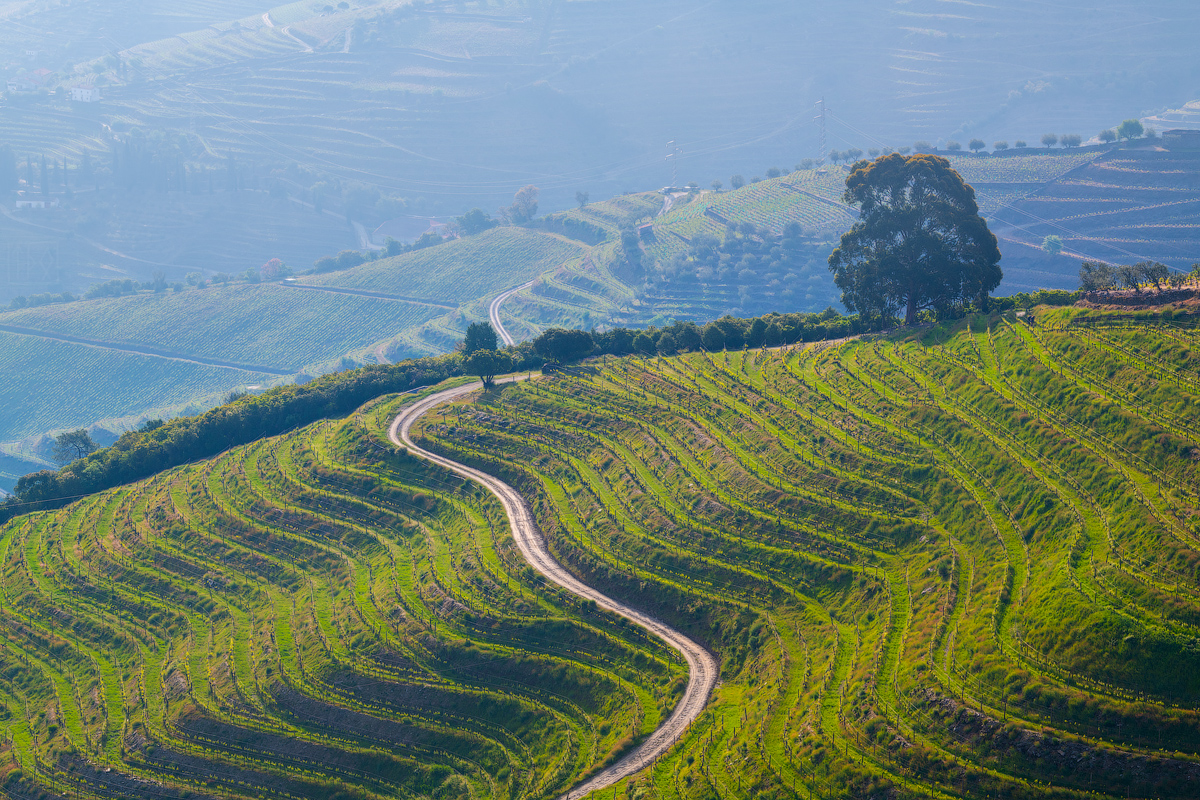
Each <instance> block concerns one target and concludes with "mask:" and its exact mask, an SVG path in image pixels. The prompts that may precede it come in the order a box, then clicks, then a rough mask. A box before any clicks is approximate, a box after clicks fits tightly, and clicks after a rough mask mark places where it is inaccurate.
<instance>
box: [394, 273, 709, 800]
mask: <svg viewBox="0 0 1200 800" xmlns="http://www.w3.org/2000/svg"><path fill="white" fill-rule="evenodd" d="M518 288H522V287H518ZM512 291H516V290H515V289H514V290H512ZM503 297H504V295H501V296H500V297H498V298H496V301H493V312H492V320H493V323H492V324H493V325H495V318H496V317H495V308H496V303H497V302H498V301H500V300H501V299H502V298H503ZM498 331H503V328H499V329H498ZM478 388H479V385H478V384H469V385H467V386H460V387H457V388H454V389H447V390H445V391H443V392H438V393H437V394H434V395H430V396H429V397H427V398H425V399H423V400H421V401H419V402H417V403H416V404H415V405H413V406H411V407H409V408H406V409H404V410H403V411H402V412H400V414H399V415H398V416H397V417H396V419H395V420H393V422H392V426H391V429H390V430H389V431H388V436H389V438H390V439H391V440H392V443H393V444H395V445H397V446H404V447H406V448H408V450H409V452H411V453H413V454H414V455H417V456H420V457H421V458H425V459H428V460H429V461H432V462H433V463H435V464H439V465H440V466H443V467H445V468H446V469H448V470H450V471H451V472H454V473H457V474H458V475H461V476H462V477H464V478H468V479H470V480H473V481H475V482H476V483H479V484H482V485H483V486H484V487H485V488H486V489H488V490H489V491H490V492H491V493H492V494H494V495H496V497H497V499H499V500H500V503H501V504H502V505H503V506H504V512H505V514H507V515H508V521H509V524H510V525H511V526H512V534H513V540H514V541H515V542H516V544H517V548H518V549H519V550H520V551H521V555H522V556H524V557H525V560H526V561H528V562H529V564H530V566H532V567H533V568H534V569H535V570H537V571H538V572H540V573H541V574H542V575H543V576H545V577H546V578H547V579H548V580H550V581H552V582H553V583H556V584H558V585H559V586H561V587H563V588H564V589H566V590H567V591H569V592H571V593H573V594H575V595H578V596H579V597H582V598H584V599H587V600H593V601H595V603H596V605H597V606H599V607H601V608H604V609H607V610H609V611H611V612H613V613H614V614H619V615H620V616H622V617H625V618H626V619H628V620H630V621H631V622H634V623H635V624H637V625H640V626H642V627H643V628H645V629H646V630H647V631H649V632H650V633H652V634H653V635H655V636H657V637H658V638H659V639H661V640H662V641H664V642H666V644H667V645H668V646H670V647H671V648H672V649H674V650H675V651H676V652H678V653H679V654H680V655H681V656H682V657H683V659H684V661H685V662H686V663H687V665H688V671H689V678H688V685H687V689H686V690H685V691H684V693H683V698H682V699H681V700H680V701H679V704H678V705H676V706H675V710H674V711H673V712H672V713H671V716H670V717H669V718H668V719H667V721H666V722H664V723H663V724H662V725H660V726H659V727H658V729H657V730H655V731H654V733H652V734H651V735H650V736H649V737H648V738H647V739H646V740H645V741H643V742H642V743H641V744H640V745H638V746H637V747H636V748H634V749H633V750H632V751H630V752H629V753H627V754H626V755H625V756H624V757H623V758H622V759H621V760H620V761H618V762H616V763H615V764H613V765H612V766H609V767H606V768H605V769H604V770H602V771H600V772H598V773H596V774H595V775H593V776H592V777H591V778H588V779H587V780H586V781H584V782H583V783H581V784H579V785H578V786H576V787H575V788H573V789H571V790H570V791H569V792H567V793H566V794H564V795H563V796H562V797H561V798H559V800H578V798H582V797H584V796H585V795H587V794H589V793H591V792H595V791H598V790H600V789H604V788H607V787H609V786H612V785H613V784H615V783H616V782H618V781H620V780H621V779H623V778H626V777H628V776H630V775H633V774H635V773H637V772H640V771H641V770H642V769H644V768H645V767H647V766H649V765H650V764H651V763H653V762H654V760H655V759H657V758H658V757H659V756H661V755H662V754H663V753H665V752H667V750H669V749H670V748H671V746H672V745H674V744H675V742H676V741H677V740H678V739H679V738H680V736H682V735H683V733H684V732H685V731H686V730H687V728H688V726H689V725H691V724H692V722H694V721H695V720H696V719H697V718H698V717H699V716H700V714H701V712H703V711H704V706H705V704H706V703H707V702H708V696H709V694H711V693H712V690H713V687H714V686H715V685H716V681H717V662H716V660H715V659H714V658H713V657H712V655H711V654H709V652H708V651H707V650H705V649H704V648H703V647H701V646H700V644H699V643H697V642H695V641H693V640H692V639H690V638H688V637H687V636H685V635H683V634H682V633H680V632H679V631H677V630H675V629H674V628H672V627H670V626H669V625H666V624H664V623H663V622H660V621H659V620H657V619H654V618H653V617H651V616H649V615H647V614H644V613H642V612H641V611H638V610H637V609H635V608H631V607H629V606H627V605H625V604H624V603H621V602H618V601H617V600H614V599H612V598H611V597H608V596H607V595H604V594H602V593H601V592H599V591H597V590H595V589H593V588H592V587H590V586H588V585H587V584H585V583H583V582H582V581H580V580H579V579H578V578H576V577H575V576H574V575H572V574H571V573H570V572H568V571H567V570H566V569H564V568H563V566H562V565H561V564H559V563H558V562H557V561H556V560H555V559H554V556H552V555H551V554H550V550H549V548H548V547H547V546H546V540H545V539H544V538H543V537H542V534H541V531H540V530H539V529H538V527H537V524H536V523H535V522H534V520H533V514H532V512H531V511H530V510H529V506H528V505H526V503H525V501H524V500H523V499H522V498H521V495H520V494H518V493H517V490H516V489H514V488H512V487H511V486H509V485H508V484H507V483H505V482H503V481H501V480H499V479H498V478H494V477H492V476H491V475H488V474H487V473H485V472H481V471H480V470H477V469H474V468H472V467H468V466H466V465H465V464H459V463H458V462H457V461H453V460H451V459H449V458H446V457H445V456H441V455H438V454H437V453H431V452H429V451H428V450H425V449H423V448H421V447H420V446H418V445H417V444H415V443H414V442H413V440H412V437H411V436H410V431H411V429H412V426H413V424H414V423H415V422H416V421H417V420H418V419H420V418H421V417H422V416H423V415H424V414H425V413H426V412H428V411H430V410H431V409H432V408H434V407H435V406H438V405H440V404H442V403H446V402H450V401H451V400H455V399H457V398H459V397H462V396H463V395H465V394H468V393H470V392H473V391H476V390H477V389H478Z"/></svg>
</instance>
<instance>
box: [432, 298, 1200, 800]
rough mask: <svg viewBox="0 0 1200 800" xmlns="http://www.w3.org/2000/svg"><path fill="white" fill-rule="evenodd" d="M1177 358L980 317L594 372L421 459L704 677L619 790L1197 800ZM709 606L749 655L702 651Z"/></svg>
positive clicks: (1189, 354) (1107, 333) (1123, 336)
mask: <svg viewBox="0 0 1200 800" xmlns="http://www.w3.org/2000/svg"><path fill="white" fill-rule="evenodd" d="M1198 342H1200V339H1198V338H1197V334H1196V331H1195V329H1194V328H1183V329H1181V328H1177V327H1174V326H1170V325H1165V326H1164V325H1161V324H1158V323H1156V322H1155V321H1153V320H1151V321H1150V322H1143V323H1140V324H1137V325H1135V326H1133V327H1115V326H1113V327H1105V326H1098V327H1094V328H1093V327H1086V328H1085V327H1073V328H1068V329H1065V330H1058V329H1053V328H1046V327H1038V328H1032V327H1030V326H1028V325H1027V324H1026V323H1025V322H1022V321H1017V320H1015V319H1000V318H996V317H993V318H991V319H985V318H978V319H976V320H974V322H973V324H972V327H971V328H969V329H962V328H961V326H960V329H959V330H958V331H957V332H951V331H949V330H947V329H946V328H944V327H943V328H936V329H933V330H928V331H925V332H923V333H920V334H916V335H912V336H900V337H895V338H885V339H878V340H870V341H852V342H847V343H844V344H840V345H833V346H829V345H816V346H810V347H808V348H806V349H785V350H776V351H769V352H749V353H744V354H743V353H729V354H720V353H718V354H715V355H712V356H708V355H692V356H685V357H681V358H671V359H661V360H660V359H650V360H645V361H643V360H637V359H626V360H612V359H609V360H608V362H607V364H604V363H602V362H600V363H595V364H594V365H593V366H592V367H590V368H581V369H576V370H570V371H568V372H567V373H565V374H561V375H557V376H554V377H552V378H549V379H547V380H545V381H539V382H535V383H534V384H533V385H523V386H519V387H517V386H514V387H505V388H503V389H502V390H500V391H499V392H498V393H497V394H496V395H494V396H492V397H487V398H484V399H482V400H481V401H479V402H477V403H475V404H470V403H468V404H464V405H463V406H461V407H459V408H457V409H455V410H454V411H451V412H448V413H447V414H446V415H445V417H444V418H443V417H435V418H433V419H431V420H430V421H431V423H436V424H431V425H430V426H429V427H428V428H427V429H426V435H427V437H428V440H429V441H430V442H431V443H432V444H433V446H436V447H438V448H440V449H441V451H442V452H444V453H446V454H448V455H451V456H453V457H455V458H457V459H459V460H463V461H470V462H473V463H476V464H477V465H480V466H482V467H483V468H485V469H487V470H489V471H492V472H495V473H497V474H501V475H505V476H508V479H509V480H510V481H517V482H518V484H517V485H519V486H522V487H523V488H524V490H525V491H526V492H528V493H529V494H530V498H531V503H532V504H533V506H534V508H535V509H536V510H537V513H538V519H539V522H540V524H541V525H542V527H543V529H544V530H545V531H546V533H547V536H548V537H549V538H550V540H551V542H552V544H553V548H554V549H555V551H556V552H557V553H558V554H559V557H560V558H561V559H562V560H563V561H564V562H566V563H567V564H569V565H570V566H571V568H572V569H574V570H575V571H576V572H577V573H578V574H580V575H581V576H584V578H585V579H586V580H588V581H590V582H592V583H594V584H595V585H597V586H599V587H601V588H603V589H604V590H605V591H608V592H610V593H613V594H615V595H617V596H623V597H628V598H632V599H634V601H635V602H636V603H641V604H643V605H645V606H646V607H649V608H653V609H655V611H656V613H659V614H661V615H663V617H664V618H665V619H667V620H670V621H671V622H672V624H678V625H683V626H689V625H690V626H693V628H692V630H700V631H706V632H705V633H703V634H701V636H702V638H706V639H707V641H709V642H712V643H713V646H714V647H715V648H717V649H718V650H719V652H720V653H721V655H722V657H723V658H725V659H726V668H725V672H724V676H723V677H724V679H725V682H724V683H723V685H722V686H721V688H720V689H719V690H718V693H717V696H716V698H715V700H714V703H713V705H712V708H711V709H710V711H709V712H708V714H707V715H706V716H705V717H704V718H703V719H702V720H701V721H700V722H699V723H698V724H697V725H696V726H695V728H694V729H693V730H692V731H691V732H690V734H689V735H688V736H687V737H686V738H685V739H684V740H683V741H682V742H681V744H680V745H679V748H678V750H677V751H676V753H675V754H674V755H673V756H672V757H670V758H668V759H666V760H664V761H662V762H660V763H659V764H658V765H656V766H655V768H654V769H653V770H652V772H651V775H650V776H649V777H648V778H645V779H642V780H641V781H635V783H639V782H641V783H646V782H652V783H653V785H654V789H655V790H656V791H657V792H658V793H660V794H661V795H663V796H669V797H681V798H682V797H697V798H699V797H711V796H714V795H716V796H725V795H727V794H728V795H732V796H740V795H737V789H736V787H737V786H739V785H740V786H742V787H750V788H751V792H752V794H753V795H754V796H776V797H791V796H801V797H807V796H809V793H810V791H812V792H814V793H820V794H821V795H822V796H827V797H842V796H864V795H867V796H869V795H878V794H880V793H881V792H883V791H884V790H885V789H886V788H887V787H889V786H890V787H892V788H893V789H894V790H895V791H896V792H897V793H898V796H900V797H914V796H920V797H927V796H929V795H930V794H933V795H934V796H962V795H964V794H965V795H966V796H970V797H986V796H991V797H995V796H1007V797H1044V796H1046V792H1047V786H1048V785H1049V784H1051V783H1052V784H1053V786H1054V791H1055V792H1056V795H1055V796H1061V797H1072V796H1074V797H1084V796H1095V795H1094V794H1091V793H1092V792H1095V793H1098V794H1099V795H1103V796H1112V797H1116V796H1125V795H1126V794H1133V795H1138V796H1152V797H1166V796H1178V797H1182V796H1188V795H1189V794H1190V793H1191V791H1192V790H1191V788H1190V787H1191V786H1194V783H1193V781H1195V780H1196V779H1197V777H1200V776H1198V774H1197V767H1196V766H1195V764H1196V762H1195V756H1196V754H1198V753H1200V737H1197V736H1196V730H1197V723H1198V722H1200V708H1198V706H1200V681H1198V679H1197V677H1196V676H1197V674H1198V673H1197V667H1198V666H1200V664H1198V659H1200V655H1198V654H1197V652H1196V650H1195V647H1194V642H1195V639H1196V636H1197V633H1198V630H1197V626H1198V625H1200V617H1198V616H1197V612H1198V611H1200V573H1198V571H1197V564H1200V552H1198V551H1197V547H1198V544H1200V514H1198V513H1197V497H1198V496H1200V470H1198V467H1197V454H1198V452H1200V450H1198V449H1197V443H1196V441H1195V436H1196V431H1197V430H1200V377H1198V375H1197V368H1198V367H1200V361H1198V360H1197V357H1196V355H1195V354H1196V346H1197V343H1198ZM1189 376H1190V377H1189ZM443 419H444V420H445V423H444V424H443ZM728 603H732V604H736V605H739V606H741V607H743V608H744V609H745V612H744V613H745V615H746V622H745V623H743V625H744V627H743V626H735V627H734V628H732V629H730V628H727V627H725V626H721V627H717V626H707V625H706V624H705V619H706V614H707V613H708V612H709V610H710V609H713V608H721V607H723V606H724V605H725V604H728ZM739 656H743V657H744V660H742V658H739ZM1081 764H1086V765H1087V768H1086V769H1081V768H1080V766H1079V765H1081ZM743 790H744V789H743ZM636 792H637V790H636V789H633V790H631V793H632V794H634V795H636Z"/></svg>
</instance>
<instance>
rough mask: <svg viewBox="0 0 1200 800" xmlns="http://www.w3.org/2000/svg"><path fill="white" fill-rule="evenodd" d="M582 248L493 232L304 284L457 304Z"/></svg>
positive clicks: (518, 231)
mask: <svg viewBox="0 0 1200 800" xmlns="http://www.w3.org/2000/svg"><path fill="white" fill-rule="evenodd" d="M582 249H583V246H582V245H581V243H578V242H574V241H571V240H569V239H565V238H562V237H557V236H553V235H547V234H544V233H541V232H538V231H528V230H525V229H523V228H511V227H504V228H492V229H491V230H488V231H484V232H483V233H481V234H479V235H477V236H470V237H467V238H464V239H458V240H454V241H451V242H447V243H446V244H443V245H440V246H438V247H432V248H426V249H424V250H417V251H415V252H412V253H407V254H405V255H401V256H395V257H394V258H385V259H381V260H379V261H375V262H372V263H370V264H366V265H363V266H361V267H358V268H356V269H353V270H348V271H346V272H336V273H332V274H329V275H318V276H315V277H313V278H306V279H305V280H304V283H306V284H311V285H314V286H330V287H336V288H339V289H354V290H361V291H370V292H380V293H383V294H391V295H402V296H405V297H417V298H421V299H425V300H434V301H437V302H443V303H453V304H457V303H460V302H462V301H463V300H466V299H473V298H476V297H492V296H493V295H496V294H498V293H499V292H500V291H502V290H504V289H509V288H511V287H513V286H514V285H517V284H521V283H524V282H525V281H527V280H530V279H532V278H536V277H537V276H538V275H539V274H541V273H542V272H545V271H546V270H549V269H554V268H556V267H558V266H560V265H561V264H563V262H565V261H567V260H569V259H571V258H574V257H578V256H579V255H580V253H581V251H582Z"/></svg>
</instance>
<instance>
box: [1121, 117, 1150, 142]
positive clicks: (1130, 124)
mask: <svg viewBox="0 0 1200 800" xmlns="http://www.w3.org/2000/svg"><path fill="white" fill-rule="evenodd" d="M1145 132H1146V129H1145V128H1143V127H1142V123H1141V122H1139V121H1138V120H1136V119H1127V120H1125V121H1124V122H1122V123H1121V124H1120V125H1118V126H1117V138H1119V139H1124V140H1125V141H1129V140H1130V139H1136V138H1138V137H1139V136H1141V135H1142V134H1143V133H1145Z"/></svg>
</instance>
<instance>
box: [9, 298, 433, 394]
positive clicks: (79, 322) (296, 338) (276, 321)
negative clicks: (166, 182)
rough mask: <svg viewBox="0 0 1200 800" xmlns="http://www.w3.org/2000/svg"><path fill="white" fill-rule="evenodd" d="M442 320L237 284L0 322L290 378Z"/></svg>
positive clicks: (424, 312)
mask: <svg viewBox="0 0 1200 800" xmlns="http://www.w3.org/2000/svg"><path fill="white" fill-rule="evenodd" d="M444 312H445V309H444V308H442V307H439V306H430V305H420V304H416V303H405V302H398V301H395V300H389V299H386V298H375V297H362V296H357V295H340V294H339V295H335V294H331V293H329V292H316V291H304V290H301V289H296V288H290V287H285V286H280V285H279V284H273V283H272V284H238V285H232V286H228V287H218V286H212V287H208V288H205V289H189V290H186V291H183V292H173V291H167V292H161V293H157V294H155V293H139V294H136V295H129V296H126V297H121V298H113V299H105V300H87V301H82V302H78V303H63V304H58V305H51V306H41V307H38V308H30V309H23V310H21V311H11V312H8V313H5V314H0V326H10V327H20V328H24V329H29V330H32V331H37V332H39V333H45V334H46V335H49V336H53V335H65V336H72V337H79V338H83V339H87V340H89V341H95V342H103V343H107V344H113V345H117V346H130V347H139V346H145V347H147V348H150V349H153V350H156V351H159V352H161V353H163V354H165V355H168V356H176V355H177V356H181V357H183V358H188V357H197V358H200V359H219V360H221V361H225V362H231V363H234V364H237V365H242V366H259V367H265V368H266V371H275V372H278V373H281V374H289V373H293V372H298V371H299V370H300V369H302V368H303V367H304V366H306V365H308V364H314V363H319V362H322V361H327V360H330V359H336V358H338V357H339V356H341V355H343V354H345V353H347V352H350V351H352V350H356V349H360V348H363V347H366V346H367V345H370V344H372V343H374V342H377V341H379V340H382V339H387V338H390V336H392V335H394V334H395V332H397V331H399V330H401V329H402V328H404V327H406V326H409V325H413V324H419V323H420V322H422V321H424V320H425V319H428V318H429V317H430V316H432V315H434V314H438V313H444Z"/></svg>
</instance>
